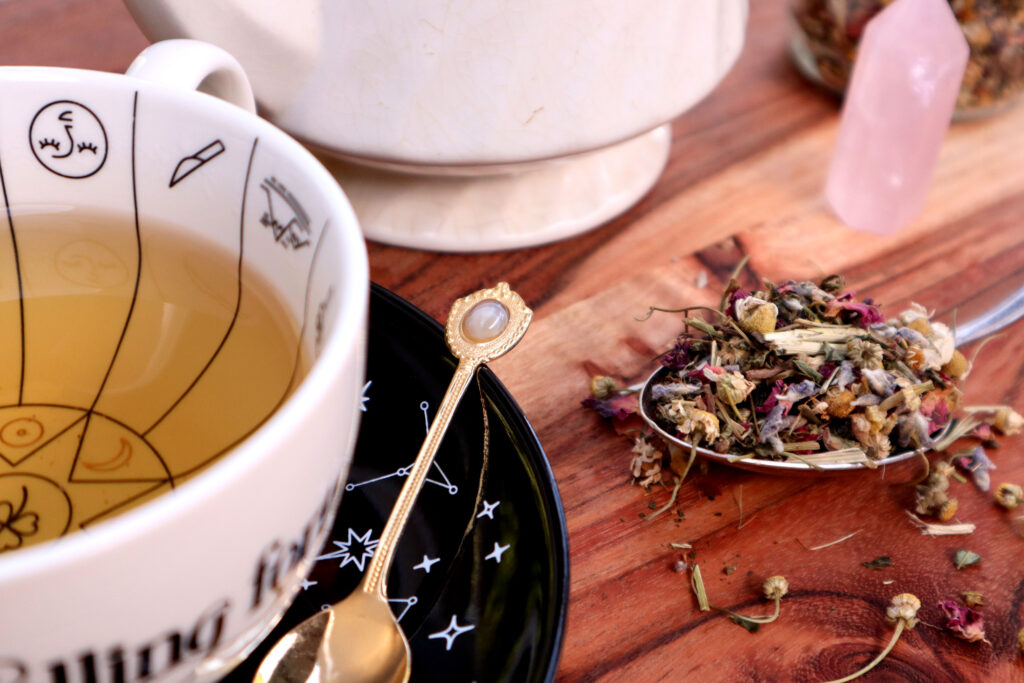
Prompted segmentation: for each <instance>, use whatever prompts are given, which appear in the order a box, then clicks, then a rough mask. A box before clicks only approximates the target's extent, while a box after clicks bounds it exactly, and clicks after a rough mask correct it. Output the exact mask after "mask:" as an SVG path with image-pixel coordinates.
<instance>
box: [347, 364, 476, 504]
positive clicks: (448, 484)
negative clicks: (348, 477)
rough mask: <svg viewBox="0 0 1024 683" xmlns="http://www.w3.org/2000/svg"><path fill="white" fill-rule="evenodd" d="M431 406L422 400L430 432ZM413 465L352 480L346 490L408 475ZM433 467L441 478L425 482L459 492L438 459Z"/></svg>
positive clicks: (368, 385) (427, 427)
mask: <svg viewBox="0 0 1024 683" xmlns="http://www.w3.org/2000/svg"><path fill="white" fill-rule="evenodd" d="M370 384H372V381H371V382H367V383H366V386H365V387H363V392H364V394H365V392H366V390H367V389H368V388H369V387H370ZM368 400H369V398H367V397H365V396H364V398H363V410H366V401H368ZM429 408H430V404H429V403H427V402H426V401H421V402H420V410H421V411H423V422H424V426H425V427H426V431H428V432H429V431H430V418H429V417H428V416H427V410H428V409H429ZM412 465H413V463H411V462H410V463H409V464H408V465H406V466H405V467H399V468H398V469H397V470H395V471H394V472H389V473H387V474H382V475H381V476H379V477H373V478H372V479H364V480H363V481H350V482H349V483H347V484H345V490H346V491H354V490H355V489H357V488H359V487H360V486H367V485H369V484H375V483H377V482H379V481H384V480H385V479H391V478H392V477H408V476H409V472H410V470H412ZM431 469H432V470H437V473H438V474H439V475H440V476H441V479H440V480H437V479H431V478H430V477H427V478H426V479H425V480H424V483H427V484H433V485H434V486H440V487H441V488H443V489H447V490H448V494H449V495H452V496H454V495H455V494H456V493H458V492H459V487H458V486H457V485H456V484H453V483H452V481H451V479H449V478H448V475H446V474H445V473H444V470H443V469H441V464H440V463H439V462H438V461H437V460H434V463H433V465H431Z"/></svg>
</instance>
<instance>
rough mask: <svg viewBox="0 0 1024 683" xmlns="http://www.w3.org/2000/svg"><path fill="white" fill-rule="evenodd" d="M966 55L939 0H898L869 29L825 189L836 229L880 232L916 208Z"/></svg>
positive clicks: (911, 215) (916, 212)
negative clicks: (838, 223)
mask: <svg viewBox="0 0 1024 683" xmlns="http://www.w3.org/2000/svg"><path fill="white" fill-rule="evenodd" d="M967 57H968V46H967V40H966V39H965V38H964V34H963V31H961V29H960V26H959V24H957V21H956V17H955V16H954V15H953V11H952V10H951V9H950V7H949V3H948V2H947V1H946V0H896V1H895V2H893V3H892V4H891V5H889V6H888V7H886V8H885V9H884V10H882V11H881V12H879V13H878V14H877V15H876V16H875V17H874V18H873V19H872V20H871V21H870V22H868V25H867V27H866V28H865V31H864V35H863V37H862V39H861V42H860V47H859V48H858V51H857V59H856V61H855V62H854V67H853V76H852V78H851V80H850V85H849V88H848V90H847V93H846V101H845V103H844V105H843V114H842V121H841V123H840V126H839V140H838V142H837V143H836V149H835V152H834V154H833V156H832V167H831V168H830V169H829V175H828V182H827V184H826V187H825V196H826V197H827V198H828V201H829V203H830V204H831V205H832V208H833V209H834V210H835V212H836V213H837V214H838V215H839V218H840V219H842V221H843V222H844V223H846V224H847V225H849V226H850V227H854V228H858V229H860V230H868V231H870V232H875V233H882V234H888V233H892V232H895V231H896V230H898V229H900V228H902V227H903V226H904V225H906V224H907V223H909V222H911V221H912V220H913V219H914V218H916V217H917V216H918V215H919V214H920V213H921V211H922V210H923V209H924V203H925V197H926V196H927V194H928V187H929V185H930V184H931V179H932V173H933V172H934V170H935V163H936V161H937V160H938V157H939V149H940V148H941V147H942V140H943V138H944V137H945V136H946V131H947V129H948V128H949V122H950V119H951V118H952V115H953V108H954V106H955V105H956V96H957V93H958V92H959V90H960V82H961V81H962V80H963V76H964V70H965V69H966V67H967Z"/></svg>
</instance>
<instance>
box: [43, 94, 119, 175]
mask: <svg viewBox="0 0 1024 683" xmlns="http://www.w3.org/2000/svg"><path fill="white" fill-rule="evenodd" d="M28 142H29V146H30V147H31V148H32V154H33V155H35V158H36V160H38V161H39V163H40V164H42V165H43V166H44V167H45V168H46V170H48V171H50V172H51V173H55V174H56V175H59V176H61V177H64V178H76V179H78V178H88V177H89V176H91V175H94V174H95V173H96V172H97V171H99V170H100V169H101V168H103V164H104V163H105V162H106V160H107V131H106V129H104V127H103V123H102V122H101V121H100V119H99V117H97V116H96V114H95V113H93V111H92V110H91V109H89V108H88V107H87V106H85V105H84V104H82V103H80V102H75V101H72V100H58V101H56V102H50V103H49V104H47V105H45V106H43V107H42V108H41V109H40V110H39V111H37V112H36V115H35V116H33V117H32V123H31V124H30V125H29V130H28Z"/></svg>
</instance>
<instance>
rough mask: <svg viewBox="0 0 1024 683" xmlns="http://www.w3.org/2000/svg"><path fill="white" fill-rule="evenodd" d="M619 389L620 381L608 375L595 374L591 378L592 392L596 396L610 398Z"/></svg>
mask: <svg viewBox="0 0 1024 683" xmlns="http://www.w3.org/2000/svg"><path fill="white" fill-rule="evenodd" d="M618 389H619V383H618V382H616V381H615V379H614V378H613V377H608V376H607V375H594V376H593V377H591V378H590V393H591V395H592V396H593V397H594V398H601V399H604V398H608V397H610V396H611V395H612V394H614V393H615V392H616V391H618Z"/></svg>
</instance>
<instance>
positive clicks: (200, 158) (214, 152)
mask: <svg viewBox="0 0 1024 683" xmlns="http://www.w3.org/2000/svg"><path fill="white" fill-rule="evenodd" d="M224 149H225V148H224V143H223V142H221V141H220V139H217V140H214V141H213V142H211V143H210V144H208V145H206V146H205V147H203V148H202V149H200V150H199V151H198V152H195V153H194V154H189V155H188V156H185V157H182V158H181V161H179V162H178V165H177V166H175V167H174V173H172V174H171V182H170V184H169V185H168V186H167V187H174V186H175V185H177V184H178V183H180V182H181V181H182V180H184V179H185V178H187V177H189V176H190V175H192V174H193V173H195V172H196V171H198V170H199V169H200V168H202V167H203V165H205V164H206V163H207V162H209V161H212V160H213V159H214V158H216V157H218V156H220V155H221V154H223V153H224Z"/></svg>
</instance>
